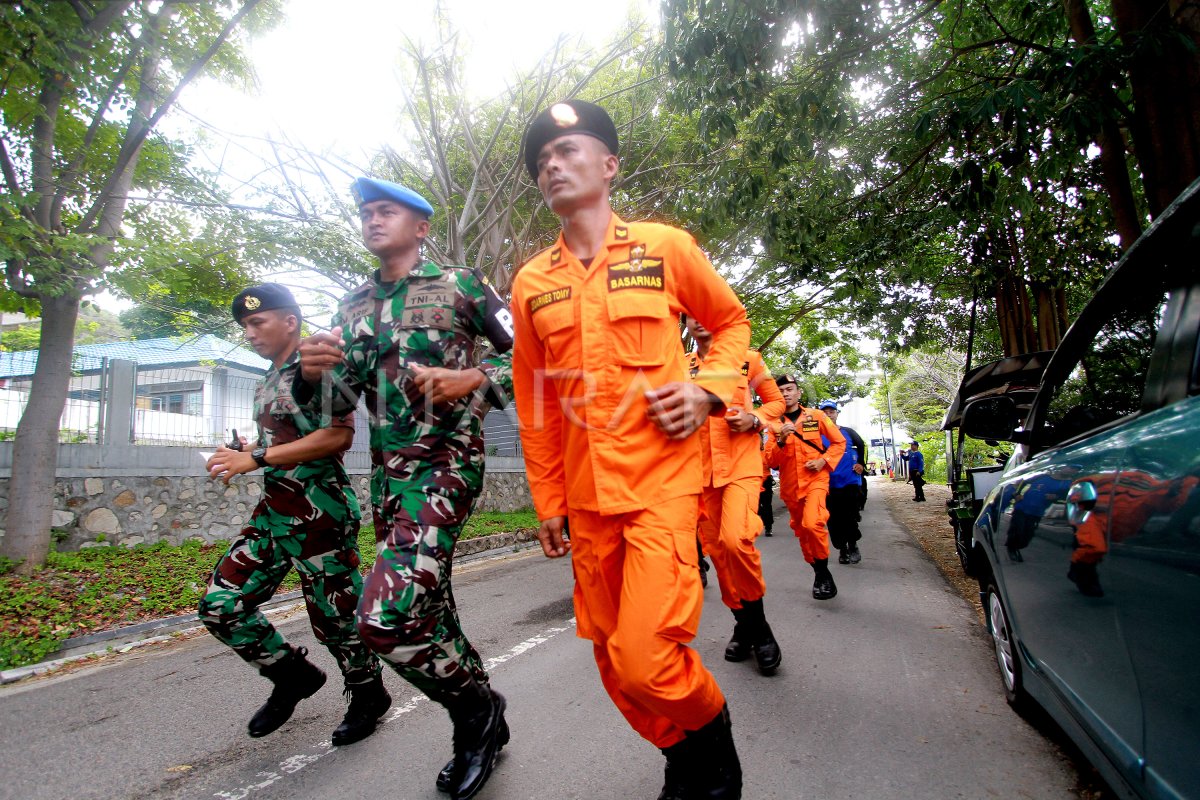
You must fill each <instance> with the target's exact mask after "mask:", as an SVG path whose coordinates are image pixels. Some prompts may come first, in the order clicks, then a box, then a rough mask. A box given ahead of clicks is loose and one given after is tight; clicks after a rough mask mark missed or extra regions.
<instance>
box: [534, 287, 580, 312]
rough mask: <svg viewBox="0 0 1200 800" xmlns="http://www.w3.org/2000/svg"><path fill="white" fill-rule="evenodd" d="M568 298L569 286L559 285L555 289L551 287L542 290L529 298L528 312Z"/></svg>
mask: <svg viewBox="0 0 1200 800" xmlns="http://www.w3.org/2000/svg"><path fill="white" fill-rule="evenodd" d="M570 299H571V287H570V286H560V287H559V288H557V289H551V290H550V291H548V292H542V293H541V294H539V295H535V296H533V297H531V298H529V313H530V314H534V313H536V312H538V311H541V310H542V309H543V308H545V307H546V306H548V305H551V304H552V303H561V302H562V301H564V300H570Z"/></svg>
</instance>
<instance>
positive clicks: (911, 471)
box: [908, 442, 925, 503]
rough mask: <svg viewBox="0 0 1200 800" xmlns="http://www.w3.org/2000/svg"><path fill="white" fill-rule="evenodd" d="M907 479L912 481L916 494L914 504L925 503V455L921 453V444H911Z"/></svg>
mask: <svg viewBox="0 0 1200 800" xmlns="http://www.w3.org/2000/svg"><path fill="white" fill-rule="evenodd" d="M908 479H909V480H910V481H912V485H913V489H915V490H916V494H915V495H914V496H913V502H914V503H924V502H925V454H924V453H922V452H921V443H920V442H913V443H912V445H911V446H910V447H909V450H908Z"/></svg>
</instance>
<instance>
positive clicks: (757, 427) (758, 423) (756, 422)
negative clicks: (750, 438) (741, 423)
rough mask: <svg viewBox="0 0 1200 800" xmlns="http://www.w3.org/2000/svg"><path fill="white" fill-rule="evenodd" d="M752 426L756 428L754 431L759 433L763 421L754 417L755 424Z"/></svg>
mask: <svg viewBox="0 0 1200 800" xmlns="http://www.w3.org/2000/svg"><path fill="white" fill-rule="evenodd" d="M751 424H752V425H753V426H754V428H753V430H755V431H757V430H758V429H759V428H761V427H762V420H761V419H759V418H758V417H754V422H752V423H751Z"/></svg>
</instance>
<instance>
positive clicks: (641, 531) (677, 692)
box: [568, 495, 725, 748]
mask: <svg viewBox="0 0 1200 800" xmlns="http://www.w3.org/2000/svg"><path fill="white" fill-rule="evenodd" d="M699 510H700V506H699V503H697V502H696V496H695V495H688V496H685V497H679V498H675V499H673V500H667V501H665V502H661V503H656V504H655V505H654V507H653V508H648V509H645V510H642V511H633V512H630V513H627V514H615V515H609V516H601V515H600V514H598V513H596V512H594V511H577V510H572V511H571V512H570V513H569V515H568V517H569V520H570V530H571V566H572V569H573V570H574V572H575V619H576V624H577V633H578V635H579V636H580V638H583V639H591V640H592V646H593V649H594V651H595V656H596V666H598V667H599V668H600V680H601V681H602V682H603V683H604V688H605V690H606V691H607V692H608V695H609V697H611V698H612V700H613V703H615V704H616V706H617V708H618V709H619V710H620V711H621V713H622V714H624V715H625V719H626V720H628V721H629V724H630V725H631V726H632V727H633V729H634V730H635V731H637V732H638V733H639V734H641V735H642V737H643V738H645V739H647V740H649V741H650V742H652V743H653V744H654V745H655V746H656V747H659V748H666V747H670V746H671V745H673V744H677V743H678V742H680V741H682V740H683V735H684V732H685V731H694V730H698V729H700V728H702V727H704V726H705V725H706V724H707V723H709V722H711V721H712V719H713V717H715V716H716V715H717V714H719V713H720V711H721V708H722V707H723V706H724V705H725V697H724V695H722V694H721V689H720V687H718V686H717V681H716V679H715V678H713V676H712V674H711V673H710V672H709V671H708V670H707V669H705V668H704V665H703V664H702V663H701V662H700V655H699V654H698V653H697V652H696V651H695V650H693V649H691V648H690V647H688V646H687V643H688V642H690V641H691V640H692V639H694V638H695V636H696V629H697V627H698V626H699V624H700V609H701V607H702V605H703V602H704V595H703V588H702V587H701V585H700V569H699V559H698V556H697V553H696V517H697V516H698V514H699Z"/></svg>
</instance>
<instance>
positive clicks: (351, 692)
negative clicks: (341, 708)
mask: <svg viewBox="0 0 1200 800" xmlns="http://www.w3.org/2000/svg"><path fill="white" fill-rule="evenodd" d="M345 694H346V696H347V697H349V698H350V707H349V708H348V709H346V716H345V717H343V718H342V724H341V725H338V726H337V727H336V728H334V729H333V746H334V747H341V746H342V745H345V744H354V743H355V742H358V741H361V740H363V739H365V738H367V737H368V736H370V735H371V734H372V733H374V732H375V726H376V725H378V724H379V718H380V717H382V716H383V715H384V714H386V713H387V710H388V709H389V708H391V707H392V696H391V695H390V694H388V691H387V689H385V688H384V687H383V676H382V675H376V676H375V678H374V680H371V681H369V682H367V683H358V684H355V685H353V686H347V687H346V692H345Z"/></svg>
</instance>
